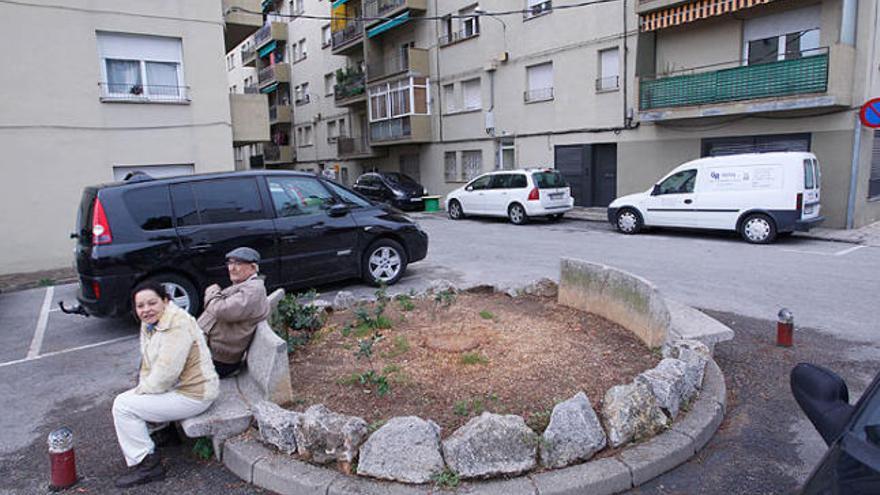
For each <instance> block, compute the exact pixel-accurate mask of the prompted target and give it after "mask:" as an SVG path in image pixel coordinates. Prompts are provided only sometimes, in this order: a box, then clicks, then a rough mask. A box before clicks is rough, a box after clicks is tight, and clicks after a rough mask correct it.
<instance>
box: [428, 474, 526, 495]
mask: <svg viewBox="0 0 880 495" xmlns="http://www.w3.org/2000/svg"><path fill="white" fill-rule="evenodd" d="M441 493H442V492H441ZM455 493H456V494H457V495H463V494H468V495H469V494H474V495H538V489H537V488H536V487H535V484H534V483H533V482H532V480H531V479H529V478H528V477H527V476H522V477H519V478H512V479H509V480H492V481H484V482H476V481H475V482H465V483H462V484H461V485H459V487H458V488H457V489H456V490H455Z"/></svg>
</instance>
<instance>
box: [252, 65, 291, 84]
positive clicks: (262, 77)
mask: <svg viewBox="0 0 880 495" xmlns="http://www.w3.org/2000/svg"><path fill="white" fill-rule="evenodd" d="M257 82H259V84H260V88H261V89H262V88H265V87H266V86H270V85H272V84H275V83H289V82H290V64H288V63H286V62H281V63H277V64H275V65H270V66H269V67H263V68H262V69H260V72H258V73H257Z"/></svg>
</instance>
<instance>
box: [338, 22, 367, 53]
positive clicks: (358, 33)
mask: <svg viewBox="0 0 880 495" xmlns="http://www.w3.org/2000/svg"><path fill="white" fill-rule="evenodd" d="M363 35H364V23H363V21H352V22H349V23H348V25H346V26H345V27H344V28H342V29H341V30H339V31H335V32H333V34H332V35H331V37H332V39H331V44H332V46H333V50H336V49H337V48H340V47H342V46H345V45H347V44H349V43H351V42H353V41H355V40H359V39H361V38H362V37H363Z"/></svg>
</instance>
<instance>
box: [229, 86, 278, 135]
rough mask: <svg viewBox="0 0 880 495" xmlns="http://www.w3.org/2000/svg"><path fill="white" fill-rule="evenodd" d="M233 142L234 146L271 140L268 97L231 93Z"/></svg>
mask: <svg viewBox="0 0 880 495" xmlns="http://www.w3.org/2000/svg"><path fill="white" fill-rule="evenodd" d="M229 107H230V110H231V112H232V143H233V145H234V146H242V145H245V144H252V143H259V142H265V141H268V140H269V115H268V113H267V98H266V95H261V94H236V93H233V94H230V95H229Z"/></svg>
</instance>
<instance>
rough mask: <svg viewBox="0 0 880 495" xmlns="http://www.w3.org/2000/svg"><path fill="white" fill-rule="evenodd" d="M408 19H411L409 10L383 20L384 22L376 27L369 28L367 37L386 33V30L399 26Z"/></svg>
mask: <svg viewBox="0 0 880 495" xmlns="http://www.w3.org/2000/svg"><path fill="white" fill-rule="evenodd" d="M408 20H409V11H408V10H407V11H406V12H404V13H402V14H400V15H399V16H397V17H394V18H391V19H388V20H387V21H385V22H383V23H382V24H379V25H378V26H376V27H373V28H370V29H368V30H367V38H372V37H373V36H377V35H380V34H382V33H384V32H385V31H388V30H389V29H391V28H393V27H395V26H399V25H401V24H403V23H404V22H406V21H408Z"/></svg>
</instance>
